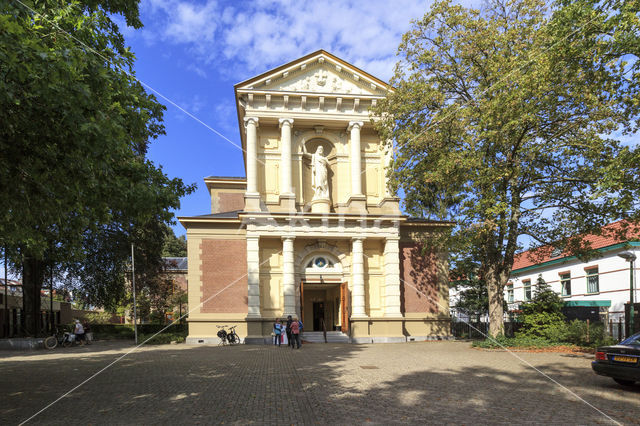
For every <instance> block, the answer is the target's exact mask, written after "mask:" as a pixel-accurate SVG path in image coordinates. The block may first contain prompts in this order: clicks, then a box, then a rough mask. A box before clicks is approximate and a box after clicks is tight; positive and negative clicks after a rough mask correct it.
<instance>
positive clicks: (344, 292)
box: [340, 283, 351, 335]
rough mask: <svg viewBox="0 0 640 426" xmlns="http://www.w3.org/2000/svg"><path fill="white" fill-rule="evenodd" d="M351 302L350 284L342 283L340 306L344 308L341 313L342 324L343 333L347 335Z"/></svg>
mask: <svg viewBox="0 0 640 426" xmlns="http://www.w3.org/2000/svg"><path fill="white" fill-rule="evenodd" d="M349 300H350V297H349V284H347V283H342V284H340V306H341V308H342V309H341V311H340V319H341V321H340V322H341V323H342V326H341V327H342V328H341V329H342V332H343V333H344V334H347V335H348V334H349V311H350V310H351V307H350V306H349Z"/></svg>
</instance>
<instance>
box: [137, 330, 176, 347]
mask: <svg viewBox="0 0 640 426" xmlns="http://www.w3.org/2000/svg"><path fill="white" fill-rule="evenodd" d="M152 336H153V337H152ZM149 338H151V340H149V341H148V342H146V344H147V345H164V344H167V343H171V342H176V343H184V341H185V339H186V336H185V335H184V334H178V333H160V334H157V335H155V336H154V335H153V334H140V335H138V343H143V342H145V341H146V340H147V339H149Z"/></svg>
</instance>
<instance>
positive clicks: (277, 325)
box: [273, 318, 282, 346]
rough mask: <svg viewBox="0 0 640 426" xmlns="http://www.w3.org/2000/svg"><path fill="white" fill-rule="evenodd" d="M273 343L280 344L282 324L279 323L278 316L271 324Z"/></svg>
mask: <svg viewBox="0 0 640 426" xmlns="http://www.w3.org/2000/svg"><path fill="white" fill-rule="evenodd" d="M273 334H274V337H273V345H274V346H275V345H278V346H280V342H281V341H282V339H281V337H282V336H281V334H282V324H280V318H278V319H277V320H276V322H275V323H274V324H273Z"/></svg>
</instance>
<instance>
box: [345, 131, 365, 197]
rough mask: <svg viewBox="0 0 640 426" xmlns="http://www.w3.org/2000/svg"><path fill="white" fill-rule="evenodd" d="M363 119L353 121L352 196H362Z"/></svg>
mask: <svg viewBox="0 0 640 426" xmlns="http://www.w3.org/2000/svg"><path fill="white" fill-rule="evenodd" d="M361 128H362V121H351V122H349V127H347V130H349V131H351V196H354V195H360V196H362V157H361V153H360V129H361Z"/></svg>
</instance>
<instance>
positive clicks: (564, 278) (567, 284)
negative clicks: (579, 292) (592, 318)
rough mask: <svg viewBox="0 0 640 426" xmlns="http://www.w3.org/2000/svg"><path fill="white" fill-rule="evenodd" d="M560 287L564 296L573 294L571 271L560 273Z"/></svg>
mask: <svg viewBox="0 0 640 426" xmlns="http://www.w3.org/2000/svg"><path fill="white" fill-rule="evenodd" d="M560 287H561V289H562V295H563V296H571V272H563V273H561V274H560Z"/></svg>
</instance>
